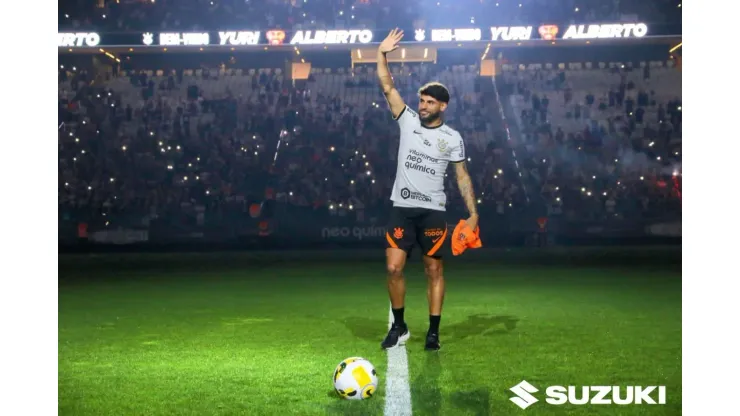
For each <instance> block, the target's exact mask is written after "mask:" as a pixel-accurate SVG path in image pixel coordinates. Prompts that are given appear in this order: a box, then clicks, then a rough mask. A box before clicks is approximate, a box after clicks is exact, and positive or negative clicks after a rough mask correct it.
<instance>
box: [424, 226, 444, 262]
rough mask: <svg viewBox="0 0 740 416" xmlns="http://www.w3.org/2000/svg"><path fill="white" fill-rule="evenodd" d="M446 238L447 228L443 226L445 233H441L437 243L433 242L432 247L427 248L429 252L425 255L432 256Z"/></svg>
mask: <svg viewBox="0 0 740 416" xmlns="http://www.w3.org/2000/svg"><path fill="white" fill-rule="evenodd" d="M446 239H447V228H445V233H444V234H442V237H440V238H439V240H437V244H435V245H434V247H432V249H431V250H429V252H428V253H427V256H433V255H434V253H436V252H437V251H439V248H440V247H442V244H444V243H445V240H446Z"/></svg>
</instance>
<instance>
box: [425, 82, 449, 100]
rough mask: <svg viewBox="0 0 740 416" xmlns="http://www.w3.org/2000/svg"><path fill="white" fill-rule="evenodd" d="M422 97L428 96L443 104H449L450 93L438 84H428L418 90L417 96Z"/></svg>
mask: <svg viewBox="0 0 740 416" xmlns="http://www.w3.org/2000/svg"><path fill="white" fill-rule="evenodd" d="M422 95H428V96H430V97H432V98H434V99H435V100H437V101H441V102H443V103H449V102H450V92H449V91H447V87H445V86H444V85H442V84H441V83H439V82H430V83H428V84H425V85H423V86H422V87H421V88H419V96H422Z"/></svg>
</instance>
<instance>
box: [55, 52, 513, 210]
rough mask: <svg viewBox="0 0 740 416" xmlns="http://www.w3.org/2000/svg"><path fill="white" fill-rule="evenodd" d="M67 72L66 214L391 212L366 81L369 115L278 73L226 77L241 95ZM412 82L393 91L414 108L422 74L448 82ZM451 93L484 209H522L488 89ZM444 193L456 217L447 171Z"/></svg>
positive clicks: (391, 127)
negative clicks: (260, 206)
mask: <svg viewBox="0 0 740 416" xmlns="http://www.w3.org/2000/svg"><path fill="white" fill-rule="evenodd" d="M394 67H395V66H394ZM72 69H74V70H71V68H60V90H59V96H60V102H59V104H60V121H61V124H60V129H59V182H60V183H59V191H60V198H59V202H60V208H61V210H60V211H63V212H66V213H74V215H83V216H85V217H89V218H97V219H98V220H100V221H104V222H105V221H107V218H110V217H111V216H112V215H113V214H131V215H135V216H141V217H145V218H149V219H151V218H157V217H162V216H167V217H172V216H177V215H190V216H193V215H196V216H197V215H199V214H202V213H204V212H206V211H208V212H212V213H214V214H216V213H219V212H226V213H228V212H230V211H237V212H238V211H241V212H245V211H246V210H248V208H249V206H250V205H252V204H253V203H261V202H262V201H264V200H266V199H275V200H277V201H281V202H287V203H289V204H291V205H294V206H304V207H311V208H313V209H317V210H323V211H324V212H327V213H328V214H335V215H347V213H348V212H349V211H357V210H364V211H367V212H378V211H380V208H381V207H387V206H388V205H389V204H390V202H389V195H390V189H391V186H392V184H393V178H394V177H395V170H396V157H397V153H396V152H397V140H398V127H397V124H396V123H395V122H394V121H393V120H392V118H391V115H390V112H389V111H388V108H387V104H386V103H385V102H384V101H382V94H380V90H379V88H378V87H377V86H376V85H375V83H376V80H375V79H374V78H373V76H371V75H368V74H365V75H360V73H362V68H356V71H355V73H357V74H358V75H357V76H356V77H354V78H353V77H352V76H351V75H350V74H349V73H346V74H345V75H344V78H341V79H345V80H346V81H345V84H346V85H351V84H352V83H356V81H352V80H353V79H356V78H362V79H364V80H365V82H364V84H362V85H359V84H358V86H357V87H356V88H367V89H369V90H371V91H372V93H373V94H374V95H375V96H376V97H377V99H376V100H375V101H373V102H368V103H367V104H366V105H364V106H363V105H362V103H359V104H356V103H352V104H350V103H347V102H346V101H350V100H349V99H348V97H343V96H340V95H339V94H338V93H337V92H336V91H326V90H323V91H317V90H319V88H318V87H317V85H316V80H315V78H313V77H312V79H309V81H308V82H304V83H299V84H296V86H292V85H291V84H290V83H286V82H285V80H284V79H283V77H282V75H280V74H278V73H276V72H275V71H273V72H271V73H270V74H269V75H268V74H267V73H266V72H263V73H261V74H260V73H255V74H254V75H246V74H245V75H242V76H240V77H232V78H229V79H237V80H239V79H246V80H247V81H245V82H247V83H249V86H250V88H249V89H248V90H247V89H245V90H242V92H243V94H242V93H238V92H231V91H229V90H226V91H222V92H218V91H214V90H212V89H210V88H209V87H208V85H209V84H208V82H209V81H212V80H214V79H219V78H220V77H221V78H222V79H221V81H224V78H226V77H229V74H224V73H209V72H208V71H203V72H201V73H200V75H199V76H190V77H188V76H184V77H183V75H182V73H181V72H180V73H179V75H178V73H173V74H171V75H168V76H161V77H156V80H157V81H156V82H155V81H154V80H153V79H151V78H152V77H148V76H147V74H146V73H144V72H136V71H132V72H130V73H128V74H126V76H125V78H117V79H110V80H109V81H108V82H106V83H102V84H92V85H91V82H90V79H89V78H90V77H89V76H88V75H87V74H86V73H85V72H84V71H81V70H76V68H72ZM414 69H415V70H416V71H419V72H421V71H422V70H423V71H424V72H423V74H419V73H417V72H415V71H414V70H411V69H408V68H407V69H406V72H405V74H404V75H402V76H398V77H397V78H396V83H397V86H398V88H399V90H400V91H401V93H402V94H403V95H404V97H405V98H406V101H407V102H408V104H409V105H411V106H412V107H415V106H416V103H415V100H417V98H416V96H415V91H416V89H417V88H418V87H419V86H420V85H418V83H417V81H418V80H421V79H422V76H421V75H423V78H424V79H427V78H428V77H432V78H439V79H447V78H446V77H449V74H450V69H449V68H445V67H442V66H436V65H428V66H426V67H424V68H423V69H421V68H419V67H415V68H414ZM403 70H404V69H401V71H403ZM469 79H475V78H472V77H471V78H469ZM365 84H367V85H365ZM448 86H449V87H450V89H451V90H452V92H453V94H455V96H456V97H459V98H458V99H457V100H456V101H455V102H454V105H451V107H450V110H449V111H448V113H447V114H446V118H447V119H448V120H449V121H450V123H451V125H453V126H454V127H455V128H457V129H459V130H460V131H461V133H462V134H463V135H464V136H465V137H466V138H467V144H466V146H467V147H468V154H469V155H470V163H469V165H470V167H469V169H470V171H471V174H472V177H473V179H474V181H475V185H476V189H477V190H478V193H479V195H480V203H481V204H495V205H497V210H498V212H499V213H501V214H503V213H505V212H509V211H512V210H514V209H521V208H522V207H523V206H524V197H523V194H522V192H521V186H520V185H518V182H517V174H516V170H515V169H514V165H513V163H512V159H511V158H510V157H509V156H508V155H509V154H510V152H507V144H506V140H505V137H504V136H503V135H502V134H500V133H499V134H494V133H493V130H492V127H491V121H490V118H491V117H492V115H493V114H494V112H493V110H492V109H491V103H492V98H491V97H490V95H488V94H484V93H483V92H481V91H476V89H479V88H480V87H476V86H472V85H467V86H463V85H455V84H449V83H448ZM463 87H465V88H463ZM458 89H460V90H461V91H462V90H463V89H465V90H469V92H468V93H466V94H462V93H459V92H458ZM248 91H251V92H253V94H248V93H247V92H248ZM333 92H334V93H333ZM486 97H487V98H486ZM447 182H448V183H447V189H448V190H450V192H448V194H449V201H448V202H449V204H450V206H452V207H458V208H461V209H462V207H464V204H463V203H462V200H461V199H460V195H459V193H458V192H457V191H456V185H455V184H454V174H453V173H452V170H451V169H450V170H449V175H448V178H447ZM69 215H71V214H69ZM106 217H107V218H106Z"/></svg>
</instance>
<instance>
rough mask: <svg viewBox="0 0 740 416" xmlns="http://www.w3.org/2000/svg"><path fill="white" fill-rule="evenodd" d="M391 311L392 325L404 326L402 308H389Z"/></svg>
mask: <svg viewBox="0 0 740 416" xmlns="http://www.w3.org/2000/svg"><path fill="white" fill-rule="evenodd" d="M391 310H393V325H395V326H404V325H405V322H403V308H398V309H393V308H391Z"/></svg>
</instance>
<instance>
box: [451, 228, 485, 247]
mask: <svg viewBox="0 0 740 416" xmlns="http://www.w3.org/2000/svg"><path fill="white" fill-rule="evenodd" d="M479 233H480V227H475V231H474V230H471V229H470V227H469V226H468V223H467V222H466V221H465V220H460V222H459V223H457V226H456V227H455V231H453V232H452V255H454V256H459V255H460V254H462V253H463V252H464V251H465V250H467V249H469V248H480V247H482V246H483V244H482V243H481V241H480V236H479Z"/></svg>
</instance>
